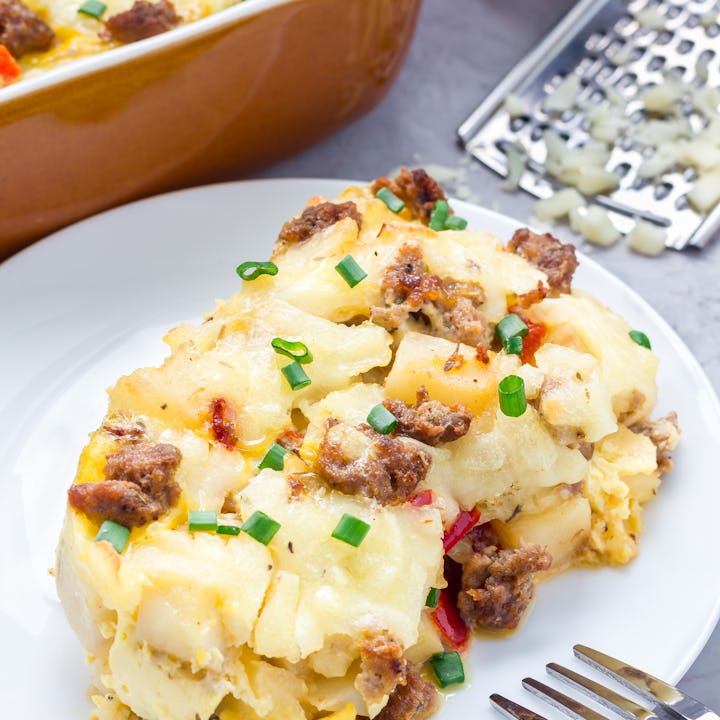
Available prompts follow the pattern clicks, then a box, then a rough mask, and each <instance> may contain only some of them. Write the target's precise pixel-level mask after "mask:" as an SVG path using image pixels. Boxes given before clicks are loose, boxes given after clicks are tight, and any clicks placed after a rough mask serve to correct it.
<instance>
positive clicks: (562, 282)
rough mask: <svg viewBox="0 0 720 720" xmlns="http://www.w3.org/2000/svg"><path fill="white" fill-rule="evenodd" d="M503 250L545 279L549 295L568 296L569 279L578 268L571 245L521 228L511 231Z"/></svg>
mask: <svg viewBox="0 0 720 720" xmlns="http://www.w3.org/2000/svg"><path fill="white" fill-rule="evenodd" d="M507 248H508V250H509V251H510V252H514V253H517V254H518V255H520V256H521V257H523V258H525V260H527V261H528V262H529V263H530V264H531V265H534V266H535V267H536V268H537V269H538V270H542V271H543V272H544V273H545V274H546V275H547V278H548V285H550V295H553V296H557V295H560V294H561V293H569V292H570V290H571V289H572V278H573V275H574V273H575V270H576V269H577V266H578V261H577V258H576V257H575V247H574V246H573V245H570V244H569V243H562V242H560V240H558V239H557V238H556V237H553V236H552V235H551V234H550V233H545V234H544V235H538V234H537V233H534V232H531V231H530V230H528V229H527V228H522V229H521V230H516V231H515V234H514V235H513V236H512V238H511V239H510V242H509V243H508V245H507Z"/></svg>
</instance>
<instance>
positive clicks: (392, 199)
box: [375, 187, 405, 215]
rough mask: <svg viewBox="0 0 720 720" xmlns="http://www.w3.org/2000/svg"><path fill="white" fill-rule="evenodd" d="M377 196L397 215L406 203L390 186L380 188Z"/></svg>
mask: <svg viewBox="0 0 720 720" xmlns="http://www.w3.org/2000/svg"><path fill="white" fill-rule="evenodd" d="M375 197H376V198H377V199H378V200H382V201H383V202H384V203H385V204H386V205H387V208H388V210H390V211H391V212H394V213H395V214H396V215H397V214H398V213H399V212H400V211H401V210H402V209H403V208H404V207H405V203H404V202H403V201H402V200H401V199H400V198H399V197H398V196H397V195H396V194H395V193H394V192H393V191H392V190H390V188H386V187H384V188H380V189H379V190H378V191H377V192H376V193H375Z"/></svg>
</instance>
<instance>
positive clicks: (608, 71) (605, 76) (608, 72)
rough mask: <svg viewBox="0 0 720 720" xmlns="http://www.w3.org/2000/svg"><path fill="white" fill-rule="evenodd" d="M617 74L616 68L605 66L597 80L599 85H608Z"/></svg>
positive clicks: (598, 73)
mask: <svg viewBox="0 0 720 720" xmlns="http://www.w3.org/2000/svg"><path fill="white" fill-rule="evenodd" d="M614 74H615V68H614V67H613V66H612V65H603V66H602V67H601V68H600V69H599V70H598V72H597V75H596V76H595V79H596V80H597V81H598V82H599V83H607V82H609V81H610V78H612V76H613V75H614Z"/></svg>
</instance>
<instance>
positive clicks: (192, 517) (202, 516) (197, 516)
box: [188, 510, 218, 532]
mask: <svg viewBox="0 0 720 720" xmlns="http://www.w3.org/2000/svg"><path fill="white" fill-rule="evenodd" d="M217 527H218V518H217V512H216V511H215V510H188V530H190V532H202V531H207V532H216V531H217Z"/></svg>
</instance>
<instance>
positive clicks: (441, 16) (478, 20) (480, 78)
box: [261, 0, 720, 708]
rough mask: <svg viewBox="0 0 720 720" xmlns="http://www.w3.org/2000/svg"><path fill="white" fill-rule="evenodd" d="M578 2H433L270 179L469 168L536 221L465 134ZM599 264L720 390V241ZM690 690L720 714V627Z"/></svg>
mask: <svg viewBox="0 0 720 720" xmlns="http://www.w3.org/2000/svg"><path fill="white" fill-rule="evenodd" d="M340 1H342V0H340ZM572 4H573V3H572V2H570V1H569V0H425V5H424V8H423V11H422V14H421V17H420V24H419V27H418V32H417V35H416V37H415V41H414V43H413V46H412V48H411V51H410V55H409V57H408V60H407V63H406V65H405V67H404V69H403V71H402V72H401V74H400V77H399V78H398V81H397V82H396V84H395V85H394V87H393V88H392V89H391V91H390V93H389V94H388V96H387V97H386V98H385V99H384V100H383V102H382V103H380V105H379V106H378V107H376V108H375V109H374V110H373V111H371V112H370V113H369V114H368V115H366V116H365V117H363V118H362V119H360V120H358V121H357V122H355V123H354V124H353V125H352V126H350V127H348V128H346V129H344V130H342V131H341V132H339V133H337V134H336V135H334V136H332V137H331V138H329V139H328V140H326V141H325V142H323V143H322V144H320V145H317V146H316V147H314V148H312V149H310V150H309V151H307V152H305V153H303V154H301V155H298V156H297V157H294V158H292V159H290V160H287V161H285V162H283V163H280V164H278V165H275V166H274V167H272V168H270V169H269V170H268V171H266V172H264V173H263V174H262V175H261V177H337V178H358V179H370V178H373V177H376V176H378V175H382V174H384V173H385V172H388V171H390V170H392V169H394V168H396V167H398V166H400V165H403V164H407V165H415V166H417V165H419V164H423V165H426V164H441V165H444V166H449V167H452V168H464V169H465V170H466V172H467V184H468V185H469V186H470V189H471V191H472V195H473V198H472V199H473V200H474V201H476V202H478V203H479V204H482V205H484V206H486V207H490V208H493V209H496V210H498V211H500V212H502V213H505V214H506V215H510V216H512V217H515V218H517V219H518V220H521V221H527V219H528V217H529V216H530V207H531V200H530V199H529V198H528V197H527V196H524V195H522V194H507V193H504V192H502V191H501V190H500V189H499V187H498V180H497V178H496V176H495V175H493V174H492V173H491V172H489V171H487V170H485V169H484V168H482V167H479V166H478V167H475V166H473V167H472V168H471V169H468V168H467V167H466V166H465V165H464V164H463V163H464V159H463V153H462V151H461V149H460V148H459V146H458V145H457V143H456V141H455V131H456V128H457V126H458V125H459V124H460V122H462V120H464V119H465V117H466V116H467V115H468V114H469V113H470V111H471V110H472V109H473V108H474V107H475V105H476V104H477V103H478V102H479V101H480V100H481V99H482V97H484V95H485V94H487V92H488V91H489V90H490V89H491V88H492V87H494V85H496V84H497V82H498V81H499V80H500V79H501V78H502V77H503V75H504V74H505V73H506V72H507V71H508V70H509V69H510V68H511V67H512V66H513V65H514V64H515V63H516V62H517V60H519V59H520V57H522V56H523V55H524V54H525V52H526V51H527V50H528V49H530V48H531V47H532V46H533V45H535V44H536V43H537V42H538V40H539V39H540V38H541V37H542V36H543V34H544V33H545V32H547V31H548V30H549V29H550V28H551V27H552V26H553V25H554V24H555V23H556V22H557V20H558V19H559V18H560V17H561V16H562V15H563V14H564V13H565V12H566V11H567V10H568V9H569V8H570V7H571V6H572ZM450 190H452V187H450ZM560 234H561V235H562V233H560ZM570 237H571V236H570V235H567V236H566V238H565V239H569V238H570ZM593 258H594V259H595V260H596V261H597V262H599V263H600V264H602V265H604V266H605V267H606V268H608V269H609V270H611V271H612V272H613V273H614V274H616V275H617V276H618V277H619V278H621V279H622V280H623V281H624V282H626V283H627V284H628V285H630V286H631V287H633V288H634V289H635V290H636V291H637V292H638V293H639V294H640V295H642V296H643V297H644V298H645V299H646V300H647V301H648V302H649V303H650V304H651V305H652V306H653V307H654V308H655V309H656V310H657V311H658V312H659V313H660V314H661V315H662V316H663V317H664V318H665V319H666V320H667V321H668V322H669V323H670V325H672V327H673V328H674V329H675V330H676V332H677V333H678V334H679V335H680V337H682V338H683V340H684V341H685V343H686V344H687V345H688V346H689V348H690V349H691V350H692V352H693V353H694V354H695V356H696V357H697V359H698V360H699V362H700V364H701V365H702V366H703V368H704V369H705V372H706V373H707V375H708V377H709V378H710V381H711V382H712V383H713V385H714V387H715V389H716V390H718V389H720V343H719V342H718V338H717V333H718V331H719V330H720V282H718V280H720V238H718V240H717V241H716V242H715V243H713V244H712V245H711V246H710V247H709V248H707V249H706V250H705V251H703V252H702V253H699V252H695V251H686V252H683V253H677V252H673V251H667V252H665V253H664V254H663V255H662V256H660V257H658V258H644V257H639V256H637V255H634V254H633V253H631V252H630V251H629V250H628V249H627V248H626V247H625V246H624V245H622V243H619V244H618V245H616V246H615V247H613V248H610V249H602V250H597V251H595V252H594V253H593ZM713 471H714V472H717V471H716V470H715V469H713ZM708 567H709V568H710V570H711V571H713V570H714V571H715V572H717V571H718V570H717V568H718V567H720V560H719V559H718V558H712V559H710V560H709V563H708ZM698 580H699V582H700V583H701V582H702V579H701V578H699V579H698ZM658 631H659V633H662V629H658ZM681 685H682V687H683V688H684V689H685V690H686V691H687V692H689V693H691V694H693V695H696V696H697V697H698V698H699V699H701V700H703V701H704V702H705V703H707V704H709V705H711V706H714V707H716V708H720V628H716V630H715V632H714V634H713V635H712V637H711V638H710V640H709V642H708V644H707V646H706V647H705V650H704V651H703V652H702V654H701V655H700V657H699V658H698V659H697V661H696V662H695V664H694V665H693V666H692V668H691V669H690V671H689V672H688V673H687V675H686V677H685V678H684V680H683V681H682V683H681Z"/></svg>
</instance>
